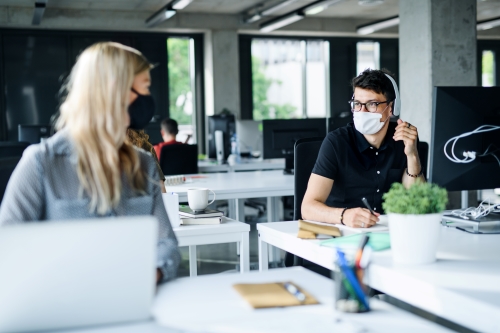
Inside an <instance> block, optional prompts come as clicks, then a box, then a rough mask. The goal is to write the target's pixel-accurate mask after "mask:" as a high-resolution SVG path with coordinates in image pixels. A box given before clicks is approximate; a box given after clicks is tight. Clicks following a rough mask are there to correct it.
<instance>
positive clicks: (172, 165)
mask: <svg viewBox="0 0 500 333" xmlns="http://www.w3.org/2000/svg"><path fill="white" fill-rule="evenodd" d="M160 167H161V170H162V171H163V174H164V175H165V176H170V175H183V174H193V173H198V145H186V144H174V145H167V146H163V148H162V149H161V153H160Z"/></svg>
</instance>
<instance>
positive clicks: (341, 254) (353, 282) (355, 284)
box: [337, 249, 370, 310]
mask: <svg viewBox="0 0 500 333" xmlns="http://www.w3.org/2000/svg"><path fill="white" fill-rule="evenodd" d="M337 259H338V264H339V266H340V269H341V270H342V273H344V275H345V277H346V279H347V280H348V281H349V283H350V284H351V285H352V287H353V289H354V292H355V293H356V296H357V297H358V298H359V300H360V301H361V303H362V304H363V306H364V307H365V308H366V310H370V306H369V305H368V302H367V301H366V298H365V293H364V292H363V289H361V286H360V285H359V283H358V280H357V279H356V277H355V276H354V273H353V272H352V270H351V268H350V267H349V265H348V264H347V261H346V259H345V256H344V252H342V251H340V250H339V249H337Z"/></svg>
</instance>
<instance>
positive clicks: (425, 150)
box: [417, 141, 429, 179]
mask: <svg viewBox="0 0 500 333" xmlns="http://www.w3.org/2000/svg"><path fill="white" fill-rule="evenodd" d="M417 150H418V157H420V166H421V167H422V170H423V171H424V176H425V179H427V161H428V159H429V144H428V143H427V142H423V141H420V142H419V143H418V147H417Z"/></svg>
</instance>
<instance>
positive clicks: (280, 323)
mask: <svg viewBox="0 0 500 333" xmlns="http://www.w3.org/2000/svg"><path fill="white" fill-rule="evenodd" d="M276 281H293V282H295V283H297V284H298V285H299V286H301V287H302V288H304V289H305V290H307V291H308V292H310V293H311V294H312V295H314V296H315V297H316V298H317V299H318V300H319V301H320V302H321V304H319V305H308V306H295V307H286V308H271V309H259V310H254V309H252V308H251V307H250V305H248V304H247V303H246V301H245V300H244V299H243V298H242V297H241V296H240V295H239V294H238V293H237V292H236V291H235V290H234V289H233V288H232V285H233V284H235V283H265V282H276ZM371 306H372V308H373V309H374V310H373V311H372V312H370V313H365V314H339V313H337V312H336V311H335V310H334V309H333V282H332V280H330V279H327V278H325V277H323V276H320V275H318V274H316V273H313V272H311V271H308V270H306V269H303V268H301V267H294V268H279V269H273V270H270V271H267V272H260V273H259V272H255V271H254V272H249V273H245V274H217V275H205V276H201V277H199V278H197V279H189V278H181V279H177V280H175V281H173V282H170V283H167V284H165V285H163V286H161V287H160V289H159V290H158V295H157V298H156V302H155V305H154V307H153V315H154V316H155V318H156V321H157V322H158V323H159V324H161V325H166V326H168V327H170V328H172V329H178V330H182V331H184V330H187V331H191V332H228V333H229V332H231V333H232V332H263V333H265V332H273V333H279V332H286V333H294V332H300V333H303V332H315V333H322V332H329V333H331V332H361V331H362V332H367V333H368V332H384V333H385V332H405V333H412V332H415V333H417V332H418V333H421V332H426V333H431V332H450V331H448V330H447V329H445V328H442V327H440V326H437V325H436V324H434V323H431V322H429V321H426V320H424V319H421V318H418V317H416V316H414V315H412V314H410V313H407V312H405V311H401V310H399V309H397V308H395V307H393V306H391V305H389V304H387V303H384V302H380V301H377V300H372V302H371ZM335 318H340V319H341V320H340V322H336V320H335ZM363 328H364V329H365V330H362V329H363Z"/></svg>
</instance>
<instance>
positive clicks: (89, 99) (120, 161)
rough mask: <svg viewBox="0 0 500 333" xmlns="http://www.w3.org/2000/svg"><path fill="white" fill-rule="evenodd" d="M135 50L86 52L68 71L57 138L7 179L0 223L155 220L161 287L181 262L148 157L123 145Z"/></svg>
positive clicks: (35, 148)
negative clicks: (125, 218)
mask: <svg viewBox="0 0 500 333" xmlns="http://www.w3.org/2000/svg"><path fill="white" fill-rule="evenodd" d="M138 54H139V52H138V51H136V50H134V49H132V48H129V47H126V46H123V45H121V44H117V43H97V44H94V45H92V46H90V47H89V48H87V49H86V50H85V51H84V52H83V53H82V54H81V55H80V57H79V58H78V61H77V63H76V64H75V66H74V67H73V69H72V71H71V75H70V77H69V80H68V83H67V86H66V90H67V97H66V99H65V101H64V102H63V104H62V105H61V108H60V117H59V119H58V121H57V124H56V127H57V129H58V132H57V133H56V134H55V135H54V136H53V137H51V138H50V139H48V140H46V141H45V142H43V143H41V144H37V145H32V146H30V147H29V148H28V149H27V150H26V151H25V153H24V155H23V157H22V159H21V161H20V162H19V164H18V166H17V168H16V169H15V171H14V173H13V174H12V176H11V178H10V181H9V184H8V185H7V189H6V192H5V196H4V198H3V202H2V205H1V207H0V225H6V224H16V223H25V222H29V221H45V220H62V219H65V220H67V219H80V218H94V217H106V216H126V215H154V216H156V217H157V218H158V220H159V222H160V232H159V241H158V274H157V277H158V282H160V281H167V280H169V279H172V278H174V277H175V275H176V273H177V267H178V265H179V261H180V255H179V251H178V248H177V240H176V238H175V235H174V233H173V231H172V227H171V226H170V222H169V220H168V217H167V214H166V212H165V208H164V205H163V201H162V198H161V192H160V186H159V183H158V179H159V176H158V170H157V167H156V163H155V161H154V159H153V157H151V155H150V154H149V153H147V152H145V151H143V150H141V149H137V148H135V147H134V146H132V145H131V144H130V143H129V142H128V141H127V139H126V130H127V128H128V127H129V124H130V117H129V110H128V107H129V105H130V103H131V101H132V100H133V99H134V96H133V93H132V91H131V88H132V84H133V81H134V77H135V73H134V68H133V64H134V59H135V58H136V57H137V55H138Z"/></svg>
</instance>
